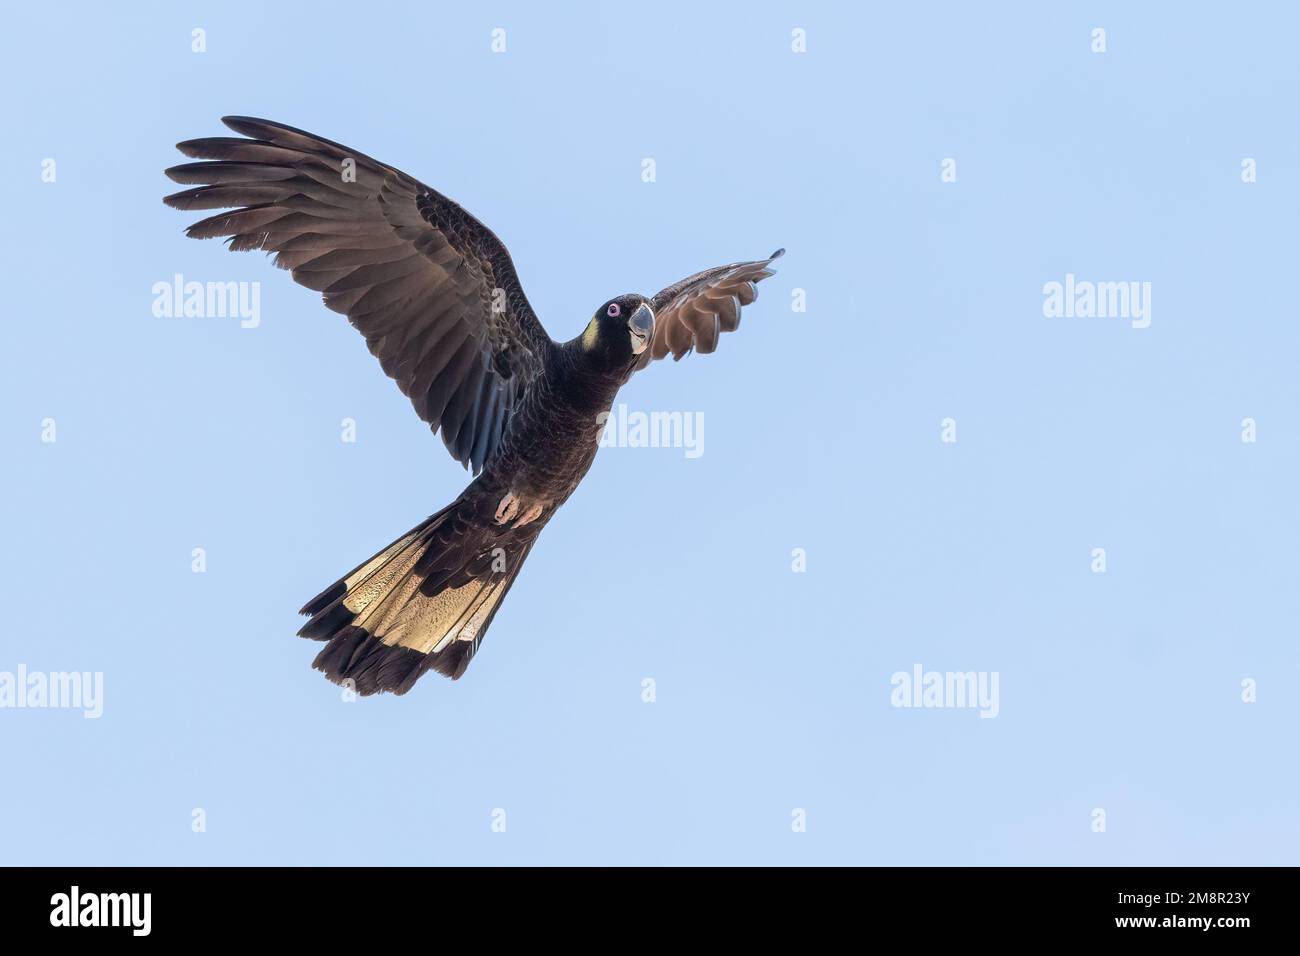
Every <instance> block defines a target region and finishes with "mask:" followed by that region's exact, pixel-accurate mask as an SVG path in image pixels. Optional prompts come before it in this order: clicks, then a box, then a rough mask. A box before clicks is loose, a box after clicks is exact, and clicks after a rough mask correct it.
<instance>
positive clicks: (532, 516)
mask: <svg viewBox="0 0 1300 956" xmlns="http://www.w3.org/2000/svg"><path fill="white" fill-rule="evenodd" d="M545 507H546V506H545V505H544V504H542V503H541V502H540V501H539V502H537V503H535V504H533V505H531V506H530V507H529V509H528V510H527V511H525V512H524V514H523V516H522V517H521V518H520V519H519V520H518V521H516V522H515V527H516V528H522V527H523V526H524V525H526V524H529V523H531V522H533V521H536V520H537V519H538V518H540V517H541V515H542V511H543V510H544V509H545Z"/></svg>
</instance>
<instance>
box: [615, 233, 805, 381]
mask: <svg viewBox="0 0 1300 956" xmlns="http://www.w3.org/2000/svg"><path fill="white" fill-rule="evenodd" d="M784 254H785V250H784V249H778V250H777V251H776V252H774V253H772V254H771V255H770V256H768V257H767V258H766V259H759V260H756V261H754V262H735V263H732V264H731V265H729V266H719V267H718V268H716V269H706V270H705V271H704V272H698V273H696V274H695V275H693V276H691V277H690V278H687V279H683V280H682V281H681V282H677V283H674V284H673V285H670V286H669V287H668V288H666V289H664V290H663V291H662V292H660V293H659V294H658V295H656V296H655V297H654V300H653V301H652V302H651V308H653V309H654V312H655V330H654V335H653V337H652V338H651V340H650V347H649V348H647V349H646V350H645V351H644V352H642V353H641V357H640V359H638V360H637V363H636V368H637V369H642V368H645V367H646V366H647V365H649V364H650V362H651V361H653V360H654V359H661V358H663V357H664V356H665V355H669V354H671V355H672V357H673V359H674V360H675V359H680V358H681V357H682V356H683V355H685V354H686V353H687V352H689V351H691V350H692V349H694V350H695V351H696V352H712V351H713V350H714V349H716V348H717V347H718V338H719V337H720V336H721V335H722V333H723V332H734V331H735V330H736V329H737V328H739V327H740V308H741V306H745V305H749V304H750V303H751V302H753V301H754V299H755V298H757V296H758V288H757V286H756V283H758V282H760V281H762V280H763V279H766V278H767V277H768V276H770V275H774V274H775V273H774V272H773V270H772V269H770V268H768V267H769V266H770V265H771V264H772V263H773V261H775V260H776V259H779V258H780V257H781V256H782V255H784Z"/></svg>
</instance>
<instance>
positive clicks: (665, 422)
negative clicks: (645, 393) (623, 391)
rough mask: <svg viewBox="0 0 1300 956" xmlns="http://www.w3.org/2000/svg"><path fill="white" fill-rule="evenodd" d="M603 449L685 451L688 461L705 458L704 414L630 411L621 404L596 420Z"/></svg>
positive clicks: (600, 445)
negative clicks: (673, 449) (702, 456)
mask: <svg viewBox="0 0 1300 956" xmlns="http://www.w3.org/2000/svg"><path fill="white" fill-rule="evenodd" d="M596 424H597V425H599V426H600V428H601V433H600V442H599V447H601V448H682V449H685V452H686V457H687V458H699V457H700V456H701V455H703V454H704V413H703V412H641V411H629V410H628V407H627V405H625V404H619V405H618V406H616V407H615V408H613V409H611V410H610V411H608V412H601V413H600V414H599V415H597V416H596Z"/></svg>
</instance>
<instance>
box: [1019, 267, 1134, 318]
mask: <svg viewBox="0 0 1300 956" xmlns="http://www.w3.org/2000/svg"><path fill="white" fill-rule="evenodd" d="M1043 315H1045V316H1046V317H1047V318H1049V319H1059V318H1067V319H1073V318H1080V319H1092V318H1097V319H1129V320H1130V323H1131V324H1132V326H1133V328H1135V329H1145V328H1146V327H1147V326H1149V325H1150V324H1151V283H1150V282H1091V281H1089V280H1087V279H1082V280H1079V279H1075V277H1074V273H1073V272H1067V273H1066V274H1065V281H1064V282H1048V283H1046V284H1044V286H1043Z"/></svg>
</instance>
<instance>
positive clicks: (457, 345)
mask: <svg viewBox="0 0 1300 956" xmlns="http://www.w3.org/2000/svg"><path fill="white" fill-rule="evenodd" d="M223 122H224V123H225V124H226V125H227V126H229V127H230V128H231V129H233V130H234V131H235V132H237V133H241V134H243V135H244V136H247V137H250V138H248V139H242V138H236V137H211V138H207V139H193V140H188V141H186V142H184V143H178V144H177V148H178V149H179V150H180V151H181V152H182V153H184V154H185V155H186V156H191V157H194V158H196V159H203V160H209V162H198V163H186V164H184V165H181V166H174V167H172V168H171V169H168V170H167V176H168V177H169V178H171V179H172V180H174V181H176V182H178V183H186V184H195V183H197V184H200V185H198V186H197V187H196V188H194V189H187V190H185V191H184V192H179V193H176V194H174V195H171V196H168V197H167V198H166V200H165V202H166V203H167V205H169V206H174V207H175V208H177V209H231V207H237V208H234V209H233V210H232V211H228V212H223V213H220V214H219V215H216V216H212V217H210V218H207V219H204V220H203V221H201V222H197V223H195V224H194V225H192V226H190V228H189V229H188V230H187V233H186V234H187V235H189V236H192V237H194V238H196V239H208V238H212V237H216V236H228V237H230V238H229V244H230V248H231V249H232V250H233V251H239V250H244V249H264V250H266V251H268V252H274V253H275V254H276V255H275V262H276V265H278V266H280V267H281V268H285V269H289V270H291V271H292V273H293V278H294V280H295V281H297V282H298V283H300V284H302V285H305V286H307V287H308V288H309V289H315V290H316V291H318V292H320V293H322V294H323V296H324V299H325V305H326V306H327V307H329V308H330V309H333V310H334V311H335V312H342V313H343V314H344V315H346V316H347V317H348V320H349V321H350V322H351V323H352V324H353V325H354V326H356V327H357V329H359V330H360V331H361V333H362V334H363V335H364V336H365V337H366V344H367V345H369V347H370V351H371V352H372V353H373V354H374V355H375V357H376V358H378V359H379V363H380V365H382V366H383V369H384V371H385V372H386V373H387V374H388V375H390V376H391V377H392V378H393V379H394V380H395V381H396V382H397V384H398V386H399V387H400V388H401V389H402V392H403V393H404V394H406V395H407V397H409V398H410V399H411V403H412V404H413V405H414V406H415V410H416V412H417V413H418V414H419V416H420V417H421V418H422V419H424V420H425V421H426V422H428V423H429V424H430V425H431V426H432V427H433V430H434V431H435V432H437V431H439V430H441V432H442V439H443V441H444V442H445V443H446V445H447V448H448V450H449V451H450V452H451V454H452V457H454V458H456V459H457V460H458V461H460V462H461V463H463V464H465V465H466V466H468V467H471V468H473V470H474V471H478V470H480V469H481V468H482V467H483V464H484V462H485V461H487V460H488V459H489V458H490V457H491V455H492V452H493V451H494V449H495V448H496V446H497V443H498V441H499V440H500V437H501V434H502V432H503V430H504V426H505V422H506V420H507V418H508V417H509V414H510V411H511V409H512V407H514V406H515V404H516V403H517V402H518V400H519V398H520V396H521V395H522V394H523V392H524V390H525V389H526V388H527V386H528V383H529V382H531V381H532V380H533V378H535V377H536V376H537V375H538V374H539V372H540V371H541V369H542V365H543V361H544V358H545V354H546V352H547V351H548V350H549V349H551V348H552V347H553V343H552V342H551V339H550V337H549V336H548V335H547V334H546V331H545V330H544V329H543V328H542V325H541V323H540V322H539V321H538V319H537V316H536V314H534V312H533V310H532V307H531V306H529V304H528V299H527V298H526V297H525V296H524V292H523V289H522V288H520V285H519V277H518V276H517V275H516V274H515V268H514V265H513V264H512V263H511V261H510V254H509V253H508V252H507V251H506V247H505V246H504V245H503V244H502V243H501V240H499V239H498V238H497V237H496V236H495V235H493V233H492V231H491V230H490V229H488V228H487V227H486V226H484V225H483V224H482V223H481V222H479V221H478V220H477V219H475V218H474V217H473V216H471V215H470V214H469V213H467V212H466V211H465V210H464V209H462V208H461V207H460V206H458V205H456V203H454V202H452V201H451V200H450V199H448V198H447V197H445V196H443V195H441V194H439V193H438V192H436V191H435V190H433V189H430V188H429V187H428V186H425V185H424V184H423V183H421V182H418V181H417V180H415V179H412V178H411V177H410V176H407V175H406V174H405V173H403V172H401V171H400V170H397V169H394V168H393V167H391V166H387V165H385V164H383V163H380V162H378V161H376V160H374V159H371V158H370V157H369V156H366V155H364V154H362V153H358V152H356V151H355V150H351V149H348V148H347V147H345V146H340V145H339V144H338V143H334V142H331V141H330V140H327V139H321V138H320V137H318V136H313V135H312V134H311V133H306V132H303V131H302V130H299V129H294V128H293V127H291V126H282V125H281V124H279V123H272V122H269V121H267V120H260V119H251V118H248V117H244V116H228V117H225V119H224V120H223Z"/></svg>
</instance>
